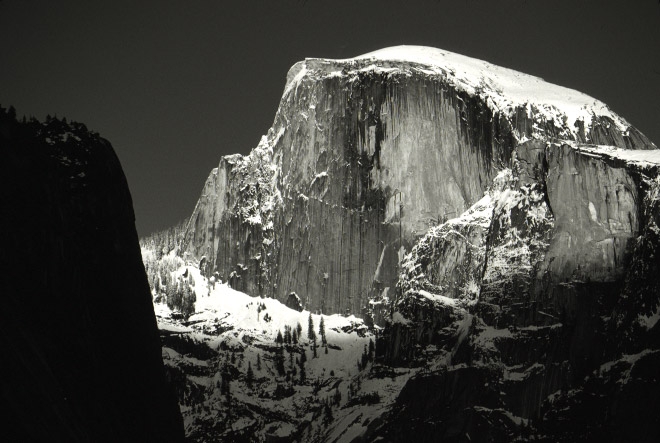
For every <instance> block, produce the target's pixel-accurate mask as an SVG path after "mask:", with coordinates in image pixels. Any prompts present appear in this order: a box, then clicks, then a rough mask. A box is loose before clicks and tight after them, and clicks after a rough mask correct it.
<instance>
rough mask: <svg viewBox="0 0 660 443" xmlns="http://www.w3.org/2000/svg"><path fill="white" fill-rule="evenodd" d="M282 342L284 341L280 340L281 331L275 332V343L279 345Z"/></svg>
mask: <svg viewBox="0 0 660 443" xmlns="http://www.w3.org/2000/svg"><path fill="white" fill-rule="evenodd" d="M283 342H284V339H283V338H282V331H277V338H276V339H275V343H277V344H280V345H281V344H282V343H283Z"/></svg>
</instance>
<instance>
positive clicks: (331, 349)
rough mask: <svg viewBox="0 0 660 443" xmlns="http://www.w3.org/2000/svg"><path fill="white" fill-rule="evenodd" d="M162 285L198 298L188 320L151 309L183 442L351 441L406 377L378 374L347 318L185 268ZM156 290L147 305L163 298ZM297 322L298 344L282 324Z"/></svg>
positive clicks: (366, 342)
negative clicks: (183, 287) (184, 287)
mask: <svg viewBox="0 0 660 443" xmlns="http://www.w3.org/2000/svg"><path fill="white" fill-rule="evenodd" d="M143 255H145V256H149V255H150V252H149V251H148V250H145V251H143ZM164 259H165V260H170V259H171V257H164ZM166 280H167V281H170V282H172V283H173V284H174V282H177V281H180V282H185V284H188V285H190V287H191V288H192V289H193V290H194V292H195V297H196V301H195V309H194V313H193V314H192V315H191V316H190V317H189V318H188V319H187V320H186V321H184V320H183V319H181V318H179V317H178V316H177V315H175V313H173V312H172V311H171V310H170V309H169V308H168V307H167V305H166V304H165V303H164V300H163V302H155V303H154V308H155V312H156V316H157V319H158V327H159V329H160V331H161V336H162V338H163V359H164V361H165V364H166V367H167V368H168V370H169V372H170V376H171V378H172V379H173V380H174V383H175V386H176V388H177V392H178V395H179V401H180V404H181V410H182V413H183V415H184V420H185V425H186V433H187V436H188V438H189V439H190V440H191V441H209V440H214V439H223V440H230V441H255V442H261V441H270V440H271V439H275V440H276V439H277V438H281V439H283V441H293V440H298V441H310V442H311V441H338V442H348V441H352V439H353V438H354V437H356V436H359V435H361V434H362V433H364V431H365V429H366V425H367V424H368V423H369V422H370V420H372V419H374V418H377V417H379V416H381V415H382V414H384V413H386V411H387V410H388V408H389V407H390V406H391V404H392V403H393V402H394V401H395V399H396V396H397V395H398V393H399V392H400V390H401V389H402V387H403V385H404V384H405V383H406V381H407V380H408V379H409V378H410V377H411V375H413V374H414V372H413V373H410V371H408V370H404V371H401V370H393V369H392V370H385V371H383V370H382V369H378V366H377V365H374V363H373V360H374V349H373V346H374V344H375V343H374V341H375V335H374V331H370V330H368V328H367V327H366V326H365V324H364V322H363V321H362V320H361V319H358V318H356V317H354V316H348V317H344V316H341V315H337V314H335V315H317V314H311V313H310V312H309V311H305V310H303V311H297V310H294V309H290V308H288V307H287V306H285V305H284V304H282V303H280V302H279V301H277V300H274V299H272V298H259V297H251V296H249V295H247V294H245V293H242V292H239V291H236V290H233V289H231V288H230V287H229V286H228V285H227V284H226V283H220V282H212V281H210V280H208V279H206V278H205V277H204V276H203V275H201V273H200V271H199V269H198V268H197V267H195V266H193V265H189V264H188V265H182V266H180V267H179V268H178V269H176V270H175V271H173V272H172V275H170V276H167V277H166ZM161 290H162V291H163V292H162V293H160V292H159V293H158V294H155V297H154V299H162V297H163V296H164V294H165V292H166V290H165V289H164V288H161ZM310 318H311V321H312V323H313V325H314V326H313V329H314V331H315V333H316V335H317V340H316V343H317V349H316V351H314V340H313V339H309V337H308V328H309V321H310ZM321 321H323V324H324V332H325V333H324V335H325V339H323V337H322V335H321V331H320V325H321ZM298 325H300V326H301V329H302V333H301V334H300V338H297V339H294V340H293V341H289V340H287V334H286V332H285V331H286V329H287V327H290V328H291V330H292V331H295V330H296V329H297V327H298ZM295 334H296V335H298V333H297V332H296V333H295ZM278 335H279V336H280V338H282V339H283V341H284V342H283V343H280V342H279V340H278ZM324 340H325V341H326V344H324ZM303 354H304V356H305V361H304V362H302V363H301V360H302V359H303ZM278 362H279V363H278ZM280 365H281V367H279V369H278V366H280ZM302 368H304V376H303V375H302V370H303V369H302ZM250 374H251V375H250ZM276 441H277V440H276Z"/></svg>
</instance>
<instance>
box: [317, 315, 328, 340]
mask: <svg viewBox="0 0 660 443" xmlns="http://www.w3.org/2000/svg"><path fill="white" fill-rule="evenodd" d="M319 336H320V337H321V344H323V345H326V344H328V342H327V341H326V340H325V321H324V320H323V316H321V321H320V322H319Z"/></svg>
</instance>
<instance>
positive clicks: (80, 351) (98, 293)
mask: <svg viewBox="0 0 660 443" xmlns="http://www.w3.org/2000/svg"><path fill="white" fill-rule="evenodd" d="M0 152H1V154H0V155H1V156H2V162H0V177H1V178H0V180H1V182H2V185H1V186H0V207H1V208H2V217H0V235H1V236H2V248H0V267H1V268H2V270H3V276H4V278H3V290H2V291H1V292H2V302H3V309H2V310H1V314H0V317H1V318H0V329H1V331H0V343H1V347H2V350H3V359H2V365H1V366H2V369H0V371H1V373H2V376H1V377H0V380H1V381H0V384H1V387H2V388H1V389H2V391H1V392H2V394H1V395H2V400H3V402H4V403H5V405H7V407H8V408H7V411H8V412H6V413H5V414H3V418H2V420H3V426H2V428H3V436H4V438H5V439H6V440H7V441H108V442H110V441H113V442H114V441H182V440H183V422H182V419H181V415H180V413H179V410H178V405H177V403H176V397H175V396H174V393H173V391H172V389H171V388H170V386H169V384H168V382H167V381H166V379H165V372H164V368H163V362H162V358H161V349H160V340H159V335H158V330H157V327H156V320H155V317H154V311H153V306H152V304H151V295H150V291H149V287H148V283H147V280H146V275H145V272H144V267H143V265H142V260H141V255H140V249H139V245H138V238H137V233H136V231H135V226H134V214H133V208H132V202H131V197H130V194H129V191H128V186H127V184H126V179H125V178H124V175H123V172H122V169H121V166H120V164H119V161H118V159H117V157H116V156H115V154H114V152H113V150H112V147H111V146H110V144H109V143H108V142H107V141H106V140H104V139H102V138H100V137H99V136H98V135H97V134H95V133H90V132H89V131H87V129H86V128H85V127H84V126H83V125H80V124H67V123H66V122H64V121H60V120H57V119H49V120H48V121H47V122H46V123H43V124H42V123H39V122H37V121H34V120H32V121H29V122H23V123H20V122H17V121H16V120H15V116H14V115H13V113H11V112H6V111H5V110H4V109H3V110H2V112H1V113H0Z"/></svg>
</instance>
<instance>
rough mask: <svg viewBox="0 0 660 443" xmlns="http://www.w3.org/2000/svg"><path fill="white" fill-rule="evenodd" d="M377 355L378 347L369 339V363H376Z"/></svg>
mask: <svg viewBox="0 0 660 443" xmlns="http://www.w3.org/2000/svg"><path fill="white" fill-rule="evenodd" d="M375 355H376V345H375V344H374V341H373V340H372V339H369V361H374V356H375Z"/></svg>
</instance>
